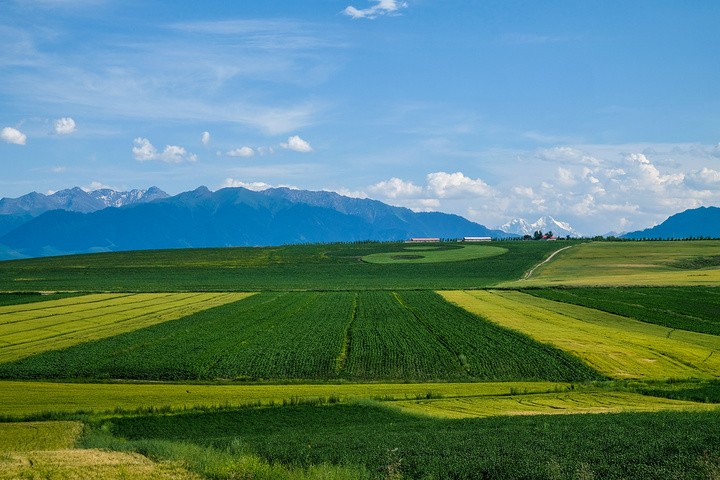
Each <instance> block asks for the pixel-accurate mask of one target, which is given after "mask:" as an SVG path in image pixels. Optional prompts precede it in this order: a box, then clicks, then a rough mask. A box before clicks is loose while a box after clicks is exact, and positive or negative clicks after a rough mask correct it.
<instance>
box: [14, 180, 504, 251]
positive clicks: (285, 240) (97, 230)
mask: <svg viewBox="0 0 720 480" xmlns="http://www.w3.org/2000/svg"><path fill="white" fill-rule="evenodd" d="M0 227H1V229H0V258H4V259H9V258H23V257H36V256H47V255H60V254H71V253H87V252H103V251H121V250H144V249H160V248H187V247H225V246H258V245H281V244H289V243H317V242H336V241H362V240H377V241H392V240H406V239H409V238H411V237H440V238H458V237H464V236H490V237H503V238H505V237H509V236H512V235H509V234H507V233H505V232H502V231H500V230H490V229H488V228H486V227H485V226H483V225H480V224H477V223H474V222H471V221H469V220H467V219H465V218H463V217H460V216H458V215H451V214H446V213H439V212H421V213H417V212H413V211H412V210H409V209H407V208H402V207H393V206H390V205H387V204H384V203H382V202H379V201H377V200H370V199H358V198H350V197H345V196H341V195H338V194H336V193H332V192H325V191H319V192H313V191H306V190H294V189H288V188H271V189H267V190H263V191H259V192H258V191H252V190H248V189H245V188H240V187H236V188H223V189H221V190H218V191H215V192H212V191H210V190H208V189H207V188H205V187H200V188H198V189H196V190H193V191H189V192H184V193H181V194H179V195H175V196H169V195H167V194H166V193H165V192H163V191H162V190H160V189H158V188H156V187H153V188H150V189H148V190H133V191H132V192H114V191H112V190H96V191H94V192H85V191H84V190H82V189H80V188H73V189H69V190H63V191H60V192H57V193H55V194H53V195H49V196H45V195H41V194H38V193H33V194H29V195H25V196H23V197H20V198H17V199H2V200H0Z"/></svg>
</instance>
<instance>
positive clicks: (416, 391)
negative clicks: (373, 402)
mask: <svg viewBox="0 0 720 480" xmlns="http://www.w3.org/2000/svg"><path fill="white" fill-rule="evenodd" d="M568 386H569V384H567V383H555V382H488V383H368V384H350V383H339V384H280V385H273V384H250V385H242V384H240V385H237V384H236V385H211V384H188V383H185V384H157V383H149V384H137V383H114V384H103V383H50V382H15V381H0V405H1V406H2V407H1V408H0V414H3V415H6V416H8V417H9V418H8V419H10V420H12V419H17V418H22V417H25V416H31V415H32V416H38V415H40V414H42V413H43V412H46V413H48V412H50V411H55V412H68V413H73V412H76V411H78V410H80V411H95V412H112V411H114V410H118V411H128V412H132V411H136V410H143V409H159V410H184V409H191V408H195V407H198V408H210V407H229V406H234V407H242V406H249V405H258V404H261V405H282V404H283V403H286V404H287V403H292V402H293V401H295V402H296V403H297V402H298V401H302V400H312V399H318V400H323V401H324V402H327V401H329V400H330V399H337V400H338V401H348V400H353V399H384V400H406V399H416V398H427V397H428V396H431V397H432V396H435V397H443V398H451V397H452V398H456V397H471V396H492V395H509V394H510V393H511V392H528V393H533V392H552V391H555V390H558V389H560V390H566V389H567V388H568Z"/></svg>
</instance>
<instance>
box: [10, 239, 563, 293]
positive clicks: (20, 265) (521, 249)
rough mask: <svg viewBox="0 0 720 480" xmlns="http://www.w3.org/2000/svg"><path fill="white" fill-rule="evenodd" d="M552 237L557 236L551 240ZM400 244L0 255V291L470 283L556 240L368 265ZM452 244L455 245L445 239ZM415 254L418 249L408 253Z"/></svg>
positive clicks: (516, 271)
mask: <svg viewBox="0 0 720 480" xmlns="http://www.w3.org/2000/svg"><path fill="white" fill-rule="evenodd" d="M551 243H556V244H555V245H551ZM404 245H405V244H404V243H398V242H389V243H359V244H326V245H287V246H280V247H243V248H209V249H178V250H150V251H137V252H115V253H97V254H87V255H71V256H60V257H46V258H34V259H26V260H12V261H3V262H0V291H5V292H16V291H84V292H162V291H165V292H183V291H195V292H197V291H240V292H243V291H244V292H247V291H279V290H282V291H288V290H366V289H369V290H377V289H388V290H390V289H392V290H398V289H400V290H405V289H438V288H477V287H485V286H491V285H495V284H497V283H499V282H502V281H510V280H513V279H516V278H521V277H522V275H523V274H524V273H525V272H526V271H528V270H529V269H530V268H532V266H533V265H535V264H537V263H538V262H540V261H541V260H543V259H544V258H545V257H547V256H548V255H549V254H550V253H551V252H552V251H554V249H557V248H558V247H557V242H542V243H541V242H511V241H499V242H492V245H491V246H493V247H499V248H503V249H507V253H505V254H503V255H497V256H493V257H485V258H477V259H474V260H465V261H456V262H442V263H402V262H395V263H391V264H372V263H367V262H364V261H362V258H363V257H366V256H368V255H372V254H377V253H388V252H397V251H399V250H402V249H403V248H404ZM452 245H454V246H456V244H452ZM414 253H417V252H414Z"/></svg>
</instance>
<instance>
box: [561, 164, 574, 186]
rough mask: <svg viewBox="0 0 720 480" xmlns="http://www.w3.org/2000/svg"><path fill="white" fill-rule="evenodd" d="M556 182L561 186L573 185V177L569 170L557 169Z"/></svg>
mask: <svg viewBox="0 0 720 480" xmlns="http://www.w3.org/2000/svg"><path fill="white" fill-rule="evenodd" d="M558 181H559V182H560V184H562V185H574V184H575V177H574V176H573V174H572V172H571V171H570V170H569V169H567V168H562V167H558Z"/></svg>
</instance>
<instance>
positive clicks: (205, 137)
mask: <svg viewBox="0 0 720 480" xmlns="http://www.w3.org/2000/svg"><path fill="white" fill-rule="evenodd" d="M202 143H203V145H207V144H208V143H210V132H203V134H202Z"/></svg>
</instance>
